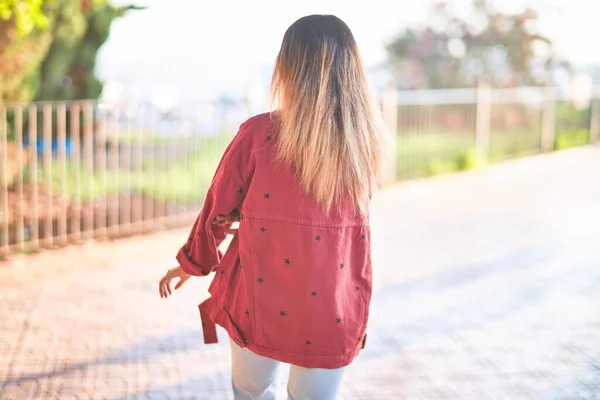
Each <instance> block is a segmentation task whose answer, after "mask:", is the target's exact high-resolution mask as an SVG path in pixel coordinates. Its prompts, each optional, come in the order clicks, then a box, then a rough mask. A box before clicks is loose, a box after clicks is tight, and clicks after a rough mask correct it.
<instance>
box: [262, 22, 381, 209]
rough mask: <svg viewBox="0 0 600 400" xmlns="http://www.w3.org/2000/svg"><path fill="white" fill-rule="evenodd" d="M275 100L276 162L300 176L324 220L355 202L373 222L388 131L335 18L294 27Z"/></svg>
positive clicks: (278, 68) (277, 73)
mask: <svg viewBox="0 0 600 400" xmlns="http://www.w3.org/2000/svg"><path fill="white" fill-rule="evenodd" d="M271 92H272V96H273V100H274V102H276V103H277V104H278V110H277V113H276V115H277V118H276V121H277V123H278V133H277V138H278V140H277V157H278V160H279V161H282V162H284V163H287V164H289V165H292V166H294V167H295V168H296V170H297V173H298V176H299V180H300V183H301V185H302V186H303V187H304V189H305V190H306V191H307V193H309V194H311V195H312V196H313V197H314V199H315V200H316V201H317V203H318V204H320V205H321V206H322V207H323V209H324V210H325V211H326V212H327V213H329V212H330V210H331V207H332V205H341V204H342V201H344V200H345V201H348V200H350V201H351V204H352V205H353V206H354V207H355V209H356V210H357V211H358V212H360V214H361V215H363V216H364V215H368V207H369V200H370V197H371V193H372V190H373V189H374V187H375V185H376V182H377V178H378V175H379V172H380V167H381V164H382V158H383V156H382V152H383V142H384V140H383V139H384V127H383V123H382V119H381V116H380V113H379V111H378V110H377V109H376V105H375V104H374V102H373V100H372V99H371V95H370V90H369V88H368V85H367V79H366V76H365V72H364V67H363V64H362V60H361V58H360V54H359V52H358V47H357V45H356V42H355V40H354V37H353V35H352V32H351V31H350V29H349V28H348V26H347V25H346V24H345V23H344V22H343V21H342V20H340V19H339V18H337V17H335V16H333V15H311V16H307V17H304V18H301V19H299V20H298V21H296V22H295V23H294V24H292V26H290V27H289V28H288V30H287V32H286V33H285V36H284V38H283V43H282V45H281V50H280V51H279V55H278V56H277V61H276V64H275V70H274V73H273V79H272V83H271Z"/></svg>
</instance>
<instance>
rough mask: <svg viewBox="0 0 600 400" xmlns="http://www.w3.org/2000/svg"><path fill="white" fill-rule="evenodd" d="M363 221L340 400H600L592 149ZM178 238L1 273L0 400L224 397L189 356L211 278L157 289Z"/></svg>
mask: <svg viewBox="0 0 600 400" xmlns="http://www.w3.org/2000/svg"><path fill="white" fill-rule="evenodd" d="M373 208H374V215H373V241H374V246H375V248H374V271H375V277H374V278H375V290H374V295H373V303H372V309H371V318H370V325H369V330H368V334H369V336H368V342H367V347H366V348H365V350H364V351H363V352H362V353H361V355H360V356H359V357H358V358H357V360H356V362H355V363H354V364H353V365H352V366H351V367H350V368H349V369H348V371H347V373H346V376H345V379H344V386H343V390H342V393H341V396H340V398H341V399H409V400H412V399H477V400H479V399H511V400H513V399H514V400H517V399H565V400H566V399H569V400H571V399H600V149H599V148H586V149H577V150H572V151H565V152H560V153H556V154H551V155H544V156H537V157H531V158H528V159H523V160H519V161H515V162H509V163H506V164H503V165H496V166H492V167H490V168H488V169H486V170H484V171H477V172H470V173H465V174H459V175H453V176H447V177H442V178H436V179H430V180H422V181H414V182H409V183H406V184H402V185H399V186H397V187H394V188H391V189H388V190H385V191H384V192H381V193H379V194H378V195H377V197H376V199H375V200H374V205H373ZM186 237H187V230H185V231H174V232H165V233H160V234H157V235H152V236H145V237H137V238H132V239H125V240H122V241H118V242H110V243H101V244H89V245H86V246H84V247H82V248H69V249H64V250H59V251H52V252H46V253H43V254H41V255H39V256H35V257H30V258H21V259H17V260H14V261H12V262H11V263H10V264H8V265H6V264H0V399H2V400H5V399H19V400H20V399H61V400H62V399H65V400H68V399H111V400H117V399H211V400H212V399H229V398H231V392H230V388H229V379H230V375H229V359H228V357H229V351H228V348H227V340H226V337H225V336H224V335H223V333H224V332H223V331H221V332H220V338H221V344H219V345H210V346H206V345H204V344H203V343H202V335H201V331H200V323H199V318H198V315H197V309H196V307H195V306H196V304H197V303H198V302H200V301H201V300H203V299H204V298H205V297H206V295H207V294H206V288H207V286H208V281H207V280H203V279H196V280H193V281H191V282H190V283H189V284H187V285H186V286H185V287H184V288H183V289H182V290H181V292H180V293H177V295H176V296H174V297H173V298H171V299H169V300H161V299H160V298H159V296H158V293H157V281H158V279H159V278H160V276H161V275H162V273H163V272H164V270H165V269H166V268H167V267H171V266H173V261H174V258H173V255H174V253H175V251H176V249H177V247H178V246H179V244H180V242H181V240H183V239H185V238H186ZM283 375H284V374H282V380H283V378H284V376H283ZM284 393H285V388H284V385H283V384H282V385H281V395H282V398H284V397H285V394H284Z"/></svg>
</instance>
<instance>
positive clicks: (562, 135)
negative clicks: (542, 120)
mask: <svg viewBox="0 0 600 400" xmlns="http://www.w3.org/2000/svg"><path fill="white" fill-rule="evenodd" d="M589 142H590V131H589V130H588V129H574V130H567V131H560V132H557V133H556V140H555V141H554V150H564V149H568V148H571V147H578V146H585V145H586V144H588V143H589Z"/></svg>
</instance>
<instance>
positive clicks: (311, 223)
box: [244, 211, 368, 228]
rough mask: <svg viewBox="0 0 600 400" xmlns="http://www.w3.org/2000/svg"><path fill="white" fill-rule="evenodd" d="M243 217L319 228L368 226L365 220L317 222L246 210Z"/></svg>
mask: <svg viewBox="0 0 600 400" xmlns="http://www.w3.org/2000/svg"><path fill="white" fill-rule="evenodd" d="M244 218H251V219H263V220H268V221H279V222H288V223H292V224H296V225H304V226H318V227H321V228H349V227H357V226H359V227H360V226H362V227H366V226H368V222H367V221H356V222H341V223H331V222H319V221H313V220H308V219H301V218H289V217H282V216H273V215H265V214H255V213H252V212H250V213H249V212H248V211H246V212H245V213H244Z"/></svg>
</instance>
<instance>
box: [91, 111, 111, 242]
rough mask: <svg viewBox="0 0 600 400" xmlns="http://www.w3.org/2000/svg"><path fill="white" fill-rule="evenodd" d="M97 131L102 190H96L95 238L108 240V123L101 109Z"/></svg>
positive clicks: (95, 150)
mask: <svg viewBox="0 0 600 400" xmlns="http://www.w3.org/2000/svg"><path fill="white" fill-rule="evenodd" d="M93 125H94V127H95V128H96V129H95V133H94V140H93V141H92V142H93V143H94V158H95V160H94V161H95V165H96V166H95V168H96V169H95V172H94V174H95V176H97V177H98V178H99V179H98V183H99V185H100V190H96V191H97V192H98V193H97V194H98V196H97V200H96V201H95V204H96V213H95V215H94V216H95V223H94V225H95V230H94V235H95V237H99V238H106V236H107V233H108V230H107V227H106V223H107V221H106V216H107V213H108V211H107V204H108V199H107V196H108V193H109V191H108V186H107V184H108V179H107V176H106V150H107V149H106V143H107V141H106V123H105V121H104V118H103V117H102V116H101V115H100V107H98V108H97V115H96V118H95V123H94V124H93Z"/></svg>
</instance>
